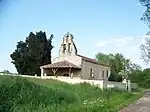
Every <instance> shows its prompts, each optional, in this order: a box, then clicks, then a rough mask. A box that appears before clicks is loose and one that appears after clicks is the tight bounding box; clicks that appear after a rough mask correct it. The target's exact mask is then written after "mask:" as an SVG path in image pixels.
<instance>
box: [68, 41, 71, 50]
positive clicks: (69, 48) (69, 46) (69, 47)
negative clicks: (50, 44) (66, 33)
mask: <svg viewBox="0 0 150 112" xmlns="http://www.w3.org/2000/svg"><path fill="white" fill-rule="evenodd" d="M68 52H71V43H69V45H68Z"/></svg>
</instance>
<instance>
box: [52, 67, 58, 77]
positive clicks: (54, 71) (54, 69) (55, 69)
mask: <svg viewBox="0 0 150 112" xmlns="http://www.w3.org/2000/svg"><path fill="white" fill-rule="evenodd" d="M57 70H58V68H52V71H53V73H54V76H56V77H58V76H57V75H56V72H57Z"/></svg>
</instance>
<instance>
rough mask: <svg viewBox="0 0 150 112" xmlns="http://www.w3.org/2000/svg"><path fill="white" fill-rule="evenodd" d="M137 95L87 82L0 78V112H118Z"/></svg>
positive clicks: (137, 95) (136, 97)
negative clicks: (73, 83) (104, 88)
mask: <svg viewBox="0 0 150 112" xmlns="http://www.w3.org/2000/svg"><path fill="white" fill-rule="evenodd" d="M139 96H140V94H132V93H129V92H126V91H120V90H115V89H114V90H112V91H109V90H104V91H102V90H101V89H99V88H98V87H93V86H91V85H89V84H86V83H83V84H76V85H71V84H67V83H64V82H59V81H56V80H42V79H33V78H21V77H10V76H0V101H1V102H0V112H118V110H119V109H120V108H122V107H123V106H125V105H127V104H130V103H132V102H133V101H135V100H137V99H138V98H139Z"/></svg>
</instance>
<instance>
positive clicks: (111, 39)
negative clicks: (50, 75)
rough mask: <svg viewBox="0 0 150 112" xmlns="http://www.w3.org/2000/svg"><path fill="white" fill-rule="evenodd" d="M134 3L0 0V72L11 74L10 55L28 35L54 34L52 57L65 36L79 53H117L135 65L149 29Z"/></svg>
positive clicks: (133, 0) (120, 0)
mask: <svg viewBox="0 0 150 112" xmlns="http://www.w3.org/2000/svg"><path fill="white" fill-rule="evenodd" d="M144 10H145V8H143V7H142V6H141V5H140V4H139V3H138V0H5V1H4V0H2V2H1V3H0V71H3V70H9V71H11V72H16V69H15V66H14V65H13V64H12V63H11V61H12V60H11V58H10V54H11V53H12V52H13V51H14V50H15V49H16V45H17V42H18V41H20V40H23V41H24V40H25V38H26V37H27V36H28V35H29V33H30V32H38V31H40V30H42V31H45V32H46V33H47V36H48V37H49V36H50V35H51V34H54V38H53V45H54V46H55V48H54V49H53V50H52V57H56V56H58V50H59V47H60V43H61V40H62V38H63V36H64V35H65V34H66V33H67V32H70V33H72V34H73V35H74V41H75V43H76V46H77V48H78V54H81V55H84V56H87V57H90V58H95V54H96V53H98V52H102V53H106V54H109V53H122V54H123V55H124V56H125V57H127V58H130V59H131V60H132V61H133V62H134V63H137V64H139V65H141V66H142V67H143V68H146V67H148V66H146V65H145V64H144V63H143V62H142V60H141V59H140V48H139V46H140V45H141V44H142V43H143V42H144V37H145V34H146V33H147V31H148V27H147V25H145V24H144V23H143V22H142V21H141V20H140V18H141V16H142V14H143V12H144Z"/></svg>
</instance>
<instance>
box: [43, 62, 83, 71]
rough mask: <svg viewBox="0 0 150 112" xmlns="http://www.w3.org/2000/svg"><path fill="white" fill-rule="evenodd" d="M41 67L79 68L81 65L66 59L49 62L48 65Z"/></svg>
mask: <svg viewBox="0 0 150 112" xmlns="http://www.w3.org/2000/svg"><path fill="white" fill-rule="evenodd" d="M40 68H77V69H81V67H79V66H77V65H75V64H73V63H71V62H68V61H66V60H65V61H59V62H56V63H52V64H48V65H43V66H41V67H40Z"/></svg>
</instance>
